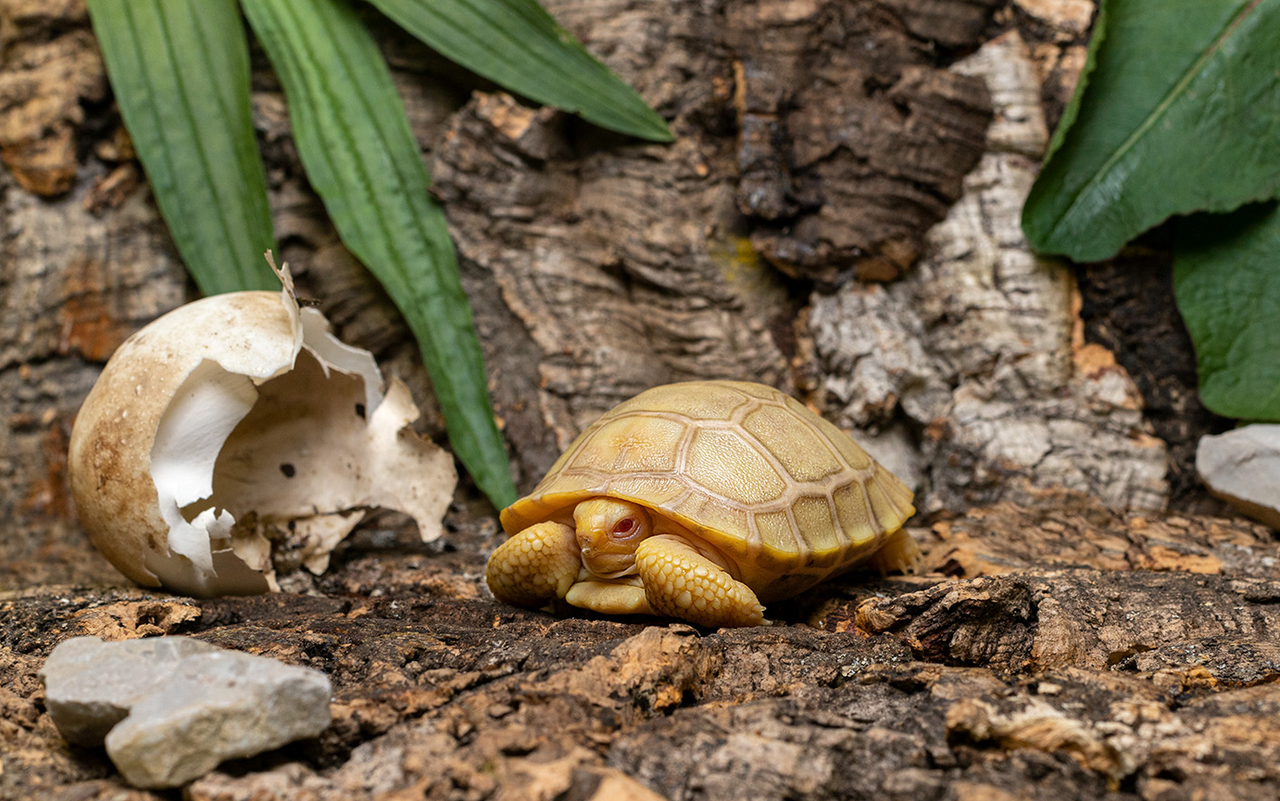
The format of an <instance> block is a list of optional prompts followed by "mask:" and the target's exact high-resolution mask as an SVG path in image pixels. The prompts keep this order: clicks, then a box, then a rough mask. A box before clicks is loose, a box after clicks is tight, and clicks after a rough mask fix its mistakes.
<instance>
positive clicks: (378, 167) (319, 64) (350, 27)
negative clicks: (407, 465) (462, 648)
mask: <svg viewBox="0 0 1280 801" xmlns="http://www.w3.org/2000/svg"><path fill="white" fill-rule="evenodd" d="M244 10H245V14H246V16H247V17H248V18H249V23H250V25H252V27H253V29H254V31H255V32H256V33H257V35H258V38H259V40H260V41H261V42H262V46H263V48H264V49H265V50H266V52H267V56H268V57H269V58H270V59H271V63H272V64H273V65H274V66H275V69H276V73H277V74H278V75H279V76H280V80H281V83H282V84H283V85H284V93H285V98H286V100H287V101H288V104H289V119H290V121H291V122H292V124H293V137H294V141H295V142H296V143H297V146H298V154H299V155H300V156H301V158H302V163H303V166H304V167H305V168H306V170H307V177H308V178H309V179H310V181H311V185H312V186H313V187H314V188H315V190H316V192H317V193H319V195H320V197H321V198H322V199H323V200H324V204H325V207H326V208H327V209H328V211H329V216H330V217H332V218H333V221H334V224H335V225H336V226H337V229H338V234H339V235H340V236H341V237H342V241H343V243H344V244H345V245H346V246H347V247H348V248H349V249H350V250H351V252H352V253H354V254H355V255H356V256H357V257H358V258H359V259H360V260H361V261H362V262H364V264H365V265H366V266H367V267H368V268H369V269H370V270H371V271H372V272H373V274H374V275H375V276H377V278H378V280H379V281H380V282H381V283H382V286H383V287H384V288H385V289H386V290H387V294H388V295H390V296H391V299H392V300H393V301H395V304H396V305H397V306H398V307H399V308H400V312H401V313H402V314H403V315H404V316H405V319H406V320H407V321H408V322H409V326H410V327H411V328H412V329H413V333H414V335H415V336H416V337H417V338H418V345H419V347H420V348H421V350H422V358H423V361H424V363H425V364H426V366H427V370H428V372H429V373H430V374H431V382H432V385H433V387H434V389H435V393H436V398H437V399H438V400H439V402H440V408H441V410H442V411H443V412H444V417H445V423H446V424H447V425H448V427H449V440H450V442H451V444H452V446H453V450H454V453H456V454H457V456H458V458H459V459H461V460H462V463H463V464H464V465H466V467H467V469H468V470H469V471H471V475H472V477H473V478H474V479H475V481H476V484H477V485H479V487H480V489H481V490H483V491H484V493H485V494H486V495H488V496H489V499H490V500H491V501H493V503H494V504H495V505H496V506H499V507H502V506H506V505H507V504H509V503H510V502H512V501H513V500H515V486H514V484H513V483H512V481H511V468H510V465H509V463H508V461H507V456H506V452H505V451H504V449H503V445H502V437H501V435H500V434H499V433H498V429H497V426H496V425H495V423H494V418H493V410H492V407H491V406H490V404H489V395H488V391H487V388H486V387H487V385H486V381H485V370H484V354H483V353H482V352H481V350H480V342H479V340H478V338H477V337H476V331H475V325H474V324H473V322H472V319H471V308H470V305H469V303H468V300H467V296H466V294H465V293H464V292H463V290H462V284H461V281H460V280H459V277H458V267H457V261H456V258H455V255H454V250H453V243H452V241H451V240H450V239H449V231H448V229H447V228H446V227H445V219H444V213H443V212H442V211H441V209H440V207H439V206H438V205H437V204H436V203H435V202H433V201H432V199H431V198H430V196H429V195H428V194H427V184H428V178H427V171H426V167H425V166H424V164H423V162H422V154H421V153H420V152H419V150H418V144H417V142H415V141H414V138H413V135H412V133H411V132H410V130H409V120H408V118H407V117H406V115H405V111H404V106H403V105H402V104H401V102H400V98H399V96H398V95H397V94H396V92H395V88H394V86H393V85H392V83H391V73H390V72H389V71H388V70H387V66H386V64H385V63H384V62H383V60H382V56H381V54H380V53H379V51H378V48H377V46H376V45H375V44H374V41H373V39H372V37H371V36H370V35H369V32H368V31H367V30H366V29H365V28H364V26H363V25H362V24H361V22H360V20H359V18H358V16H357V15H356V13H355V12H354V11H353V10H352V8H351V6H350V5H349V4H348V3H347V2H346V0H245V2H244Z"/></svg>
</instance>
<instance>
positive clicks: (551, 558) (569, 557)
mask: <svg viewBox="0 0 1280 801" xmlns="http://www.w3.org/2000/svg"><path fill="white" fill-rule="evenodd" d="M581 567H582V552H581V551H580V550H579V549H578V540H577V537H576V536H574V531H573V529H572V528H571V527H569V526H566V525H564V524H563V523H553V522H545V523H538V524H536V525H532V526H529V527H528V528H526V529H525V530H524V531H521V532H519V533H518V534H516V535H514V536H513V537H511V539H509V540H507V541H506V542H504V543H502V544H501V545H499V546H498V548H497V550H495V551H494V552H493V555H492V556H490V557H489V565H488V566H487V567H486V568H485V571H484V578H485V581H486V582H488V584H489V589H490V590H492V591H493V595H494V597H495V598H497V599H498V600H499V601H504V602H506V603H509V604H513V605H515V606H532V607H539V606H543V605H545V604H548V603H550V602H551V601H553V600H555V599H556V598H563V597H564V596H565V594H566V593H568V592H569V588H570V587H571V586H573V582H574V581H576V580H577V578H578V570H579V568H581Z"/></svg>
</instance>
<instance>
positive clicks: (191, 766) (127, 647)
mask: <svg viewBox="0 0 1280 801" xmlns="http://www.w3.org/2000/svg"><path fill="white" fill-rule="evenodd" d="M40 677H41V679H43V681H44V683H45V695H46V699H47V700H46V703H47V705H48V709H49V715H50V717H51V718H52V719H53V722H54V725H56V726H57V727H58V731H59V732H61V733H62V736H63V737H65V738H66V739H67V740H68V741H70V742H73V743H76V744H78V745H98V744H103V743H105V745H106V748H107V755H108V756H110V757H111V761H112V762H114V763H115V765H116V767H117V768H119V770H120V772H121V774H123V775H124V778H125V780H126V781H128V782H129V783H130V784H132V785H134V786H136V787H176V786H178V785H181V784H184V783H185V782H188V781H191V780H192V779H195V778H197V777H199V776H202V775H203V774H205V773H207V772H209V771H210V770H212V769H213V768H214V767H216V766H217V764H218V763H219V762H221V761H223V760H224V759H232V758H236V757H247V756H252V755H254V754H257V753H261V752H262V751H267V750H269V749H272V748H276V747H279V746H281V745H284V744H285V743H288V742H291V741H293V740H297V739H301V738H304V737H314V736H316V735H318V734H319V733H320V732H322V731H324V729H325V728H326V727H327V726H328V725H329V721H330V717H329V696H330V692H331V690H330V685H329V678H328V677H327V676H325V675H324V674H323V673H321V672H320V671H317V670H311V669H309V668H301V667H294V666H290V665H285V664H283V663H280V662H277V661H276V660H274V659H267V658H264V657H260V656H250V655H248V654H242V653H239V652H236V651H227V650H223V649H221V648H217V647H215V646H212V645H209V644H207V643H203V642H200V641H198V640H191V639H188V638H186V637H155V638H149V639H141V640H125V641H122V642H110V643H104V642H102V641H101V640H99V639H98V638H97V637H75V638H72V639H70V640H67V641H65V642H63V643H61V644H59V645H58V647H57V648H54V649H53V653H52V654H50V655H49V658H48V660H46V662H45V664H44V667H43V668H41V670H40Z"/></svg>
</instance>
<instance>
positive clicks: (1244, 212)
mask: <svg viewBox="0 0 1280 801" xmlns="http://www.w3.org/2000/svg"><path fill="white" fill-rule="evenodd" d="M1175 243H1176V244H1175V259H1174V292H1175V295H1176V297H1177V300H1178V309H1179V310H1180V311H1181V312H1182V318H1183V320H1184V321H1185V322H1186V324H1187V330H1188V331H1190V332H1191V339H1192V340H1193V341H1194V342H1195V346H1196V363H1197V366H1198V368H1199V371H1200V399H1201V400H1202V401H1203V402H1204V405H1205V406H1206V407H1207V408H1209V409H1212V410H1213V411H1215V412H1217V413H1218V414H1221V415H1226V416H1228V417H1239V418H1243V419H1245V420H1267V421H1280V358H1277V355H1278V354H1280V325H1277V321H1280V271H1277V270H1276V261H1277V258H1278V257H1277V254H1280V205H1277V203H1275V202H1271V203H1264V204H1257V205H1252V206H1246V207H1245V208H1242V209H1239V210H1238V211H1236V212H1234V213H1232V214H1228V215H1222V214H1213V215H1210V214H1199V215H1196V216H1195V217H1190V218H1188V219H1186V220H1181V221H1179V224H1178V235H1177V238H1176V240H1175Z"/></svg>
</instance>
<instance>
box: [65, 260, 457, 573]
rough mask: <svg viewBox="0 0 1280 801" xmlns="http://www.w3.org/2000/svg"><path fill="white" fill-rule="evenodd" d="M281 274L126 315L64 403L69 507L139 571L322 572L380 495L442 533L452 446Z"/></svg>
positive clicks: (113, 558)
mask: <svg viewBox="0 0 1280 801" xmlns="http://www.w3.org/2000/svg"><path fill="white" fill-rule="evenodd" d="M281 278H282V280H284V282H285V285H286V289H285V291H283V292H281V293H272V292H237V293H230V294H225V295H217V296H214V297H209V298H205V299H203V300H199V301H196V302H194V303H190V304H187V305H186V306H182V307H180V308H178V309H175V310H174V311H172V312H170V313H169V314H166V315H165V316H163V317H161V318H159V319H158V320H156V321H155V322H153V323H151V324H150V325H148V326H146V327H145V328H143V329H142V330H140V331H138V332H137V333H136V334H134V335H133V336H132V337H130V338H129V339H128V340H127V341H126V342H125V343H124V344H123V345H121V346H120V348H119V350H117V351H116V353H115V354H114V355H113V356H112V357H111V360H110V361H109V362H108V363H107V365H106V367H105V368H104V369H103V372H102V375H101V376H100V377H99V379H98V381H97V383H96V384H95V385H94V387H93V389H92V391H91V392H90V393H89V396H88V397H87V398H86V399H85V402H84V405H83V406H82V407H81V409H80V413H79V415H78V416H77V417H76V422H75V426H74V428H73V430H72V434H71V444H70V453H69V468H70V472H71V488H72V493H73V495H74V497H75V501H76V507H77V510H78V511H79V514H80V519H81V522H82V524H83V526H84V528H85V530H86V532H87V533H88V534H89V538H90V540H91V541H92V542H93V544H94V545H95V546H96V547H97V548H98V550H99V551H101V552H102V554H103V555H104V556H106V558H107V559H108V561H110V562H111V563H112V564H113V565H115V566H116V568H117V569H119V570H120V572H122V573H124V574H125V575H126V576H128V577H129V578H130V579H132V580H133V581H136V582H137V583H139V584H142V585H144V586H149V587H159V586H163V587H166V588H168V589H170V590H174V591H177V592H182V593H186V594H189V595H194V596H204V597H208V596H213V595H222V594H245V593H255V592H263V591H266V590H268V589H275V588H276V580H275V570H276V568H277V567H287V568H292V567H296V566H298V565H303V566H306V567H307V568H309V569H310V570H312V571H313V572H317V573H318V572H320V571H322V570H323V569H324V568H325V567H326V566H327V564H328V557H329V552H330V551H331V550H332V549H333V547H334V546H335V545H336V544H337V542H338V541H339V540H341V539H342V538H343V537H345V536H346V535H347V533H349V532H350V531H351V529H353V528H354V527H355V526H356V524H357V523H359V521H360V520H361V519H362V518H363V516H364V514H365V513H366V511H367V510H368V509H370V508H372V507H378V506H380V507H384V508H391V509H396V510H399V511H402V512H404V513H406V514H408V515H409V516H411V517H413V518H414V519H415V521H416V522H417V524H418V528H419V532H420V534H421V536H422V538H423V539H424V540H431V539H435V538H436V537H438V536H439V535H440V530H441V529H440V518H441V517H442V516H443V514H444V511H445V509H447V507H448V504H449V501H450V499H451V497H452V494H453V489H454V486H455V484H456V481H457V475H456V473H455V471H454V467H453V460H452V458H451V457H450V456H449V455H448V454H447V453H445V452H444V451H442V450H441V449H440V448H438V447H436V446H435V445H434V444H432V443H430V442H426V441H424V440H422V439H421V438H419V437H418V436H417V435H416V434H414V433H413V432H412V431H411V430H407V426H408V425H409V423H410V422H412V421H413V420H414V419H416V418H417V416H418V410H417V408H416V407H415V406H414V405H413V403H412V400H411V399H410V397H409V392H408V390H407V389H406V388H405V387H404V385H403V384H401V383H400V382H399V381H393V382H392V385H391V387H390V388H389V390H388V392H387V394H386V396H385V397H384V396H383V394H382V379H381V375H380V373H379V372H378V368H377V365H376V363H375V362H374V359H373V356H372V355H371V354H370V353H368V352H367V351H363V350H359V349H357V348H352V347H350V346H347V345H345V344H343V343H342V342H340V341H338V340H337V339H336V338H335V337H333V336H332V334H330V333H329V326H328V322H327V321H326V320H325V319H324V317H323V315H321V314H320V313H319V312H318V311H317V310H315V309H311V308H307V309H299V307H298V305H297V301H296V299H295V298H294V297H293V294H292V287H291V283H290V281H289V279H288V276H287V274H285V273H282V274H281ZM273 543H275V546H276V547H274V548H273ZM273 553H274V556H275V559H274V560H273Z"/></svg>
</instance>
